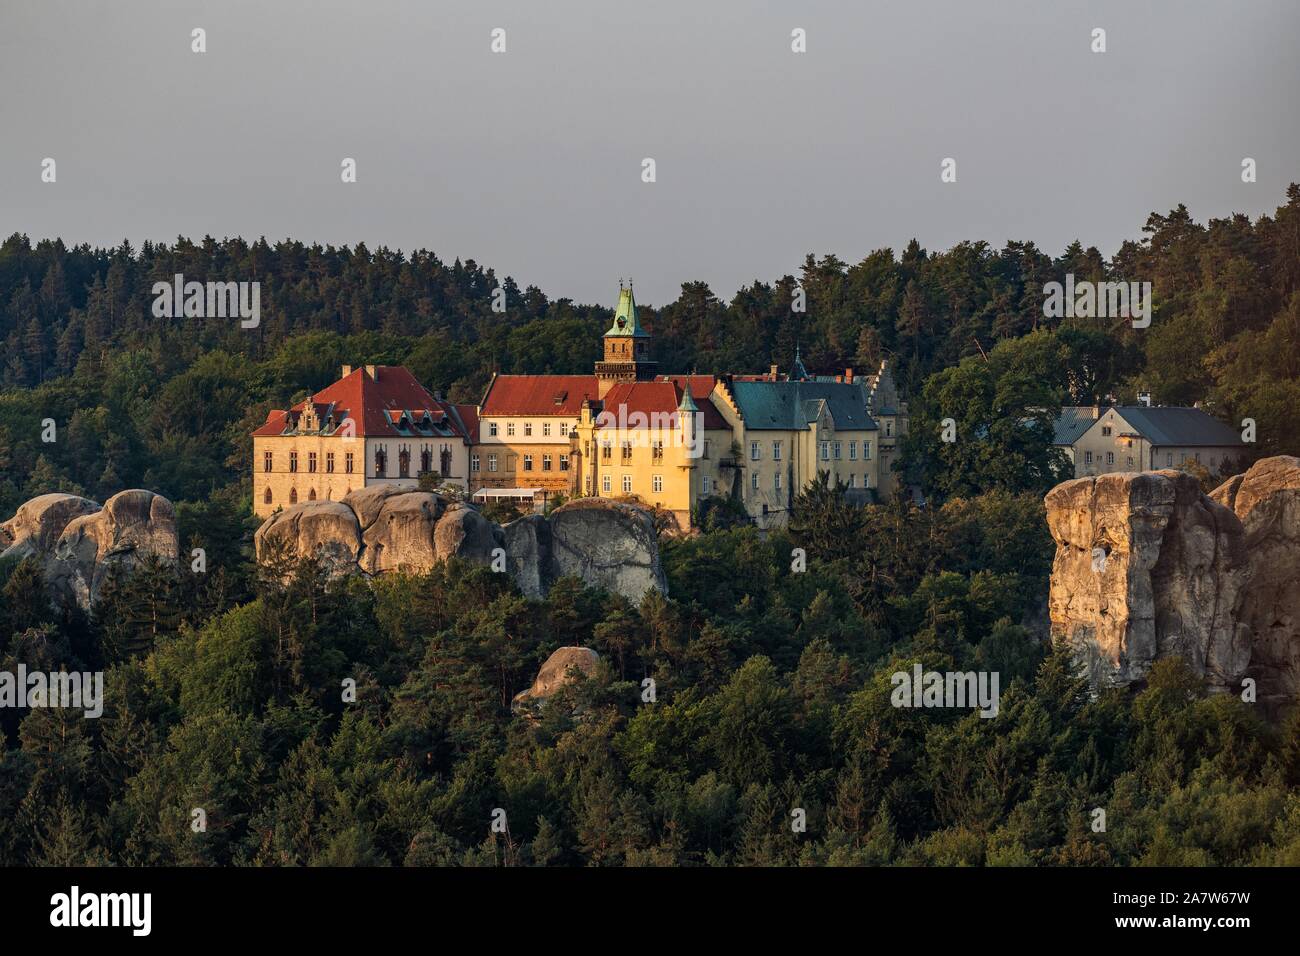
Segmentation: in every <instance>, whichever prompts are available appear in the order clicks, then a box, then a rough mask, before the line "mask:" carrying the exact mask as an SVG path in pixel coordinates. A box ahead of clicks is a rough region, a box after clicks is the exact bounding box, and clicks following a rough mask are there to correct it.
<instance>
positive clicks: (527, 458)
mask: <svg viewBox="0 0 1300 956" xmlns="http://www.w3.org/2000/svg"><path fill="white" fill-rule="evenodd" d="M532 470H533V456H532V455H524V471H532Z"/></svg>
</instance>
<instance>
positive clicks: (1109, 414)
mask: <svg viewBox="0 0 1300 956" xmlns="http://www.w3.org/2000/svg"><path fill="white" fill-rule="evenodd" d="M1054 431H1055V435H1054V444H1055V446H1056V447H1057V448H1059V449H1061V451H1063V452H1064V453H1065V454H1066V457H1068V458H1069V459H1070V461H1071V462H1073V464H1074V476H1075V477H1076V478H1082V477H1085V476H1087V475H1104V474H1109V473H1111V472H1123V471H1158V470H1160V469H1162V468H1183V467H1185V466H1186V465H1187V464H1190V463H1195V464H1198V465H1201V466H1203V467H1205V468H1206V469H1208V470H1209V471H1210V473H1211V474H1214V473H1217V472H1218V471H1219V470H1220V469H1221V468H1223V466H1224V465H1229V464H1231V463H1232V462H1234V461H1235V460H1236V459H1237V458H1239V457H1240V456H1241V455H1242V454H1244V452H1245V451H1246V445H1245V443H1244V442H1243V441H1242V440H1241V436H1240V435H1239V434H1238V433H1237V432H1236V431H1235V430H1233V429H1232V428H1229V427H1228V426H1227V425H1225V424H1224V423H1223V422H1221V421H1219V420H1218V419H1217V418H1214V417H1213V416H1211V415H1208V414H1207V413H1206V412H1204V411H1203V410H1201V409H1199V408H1180V407H1164V406H1154V407H1153V406H1149V405H1117V406H1086V405H1085V406H1069V407H1066V408H1063V409H1061V413H1060V415H1058V416H1057V419H1056V423H1055V429H1054Z"/></svg>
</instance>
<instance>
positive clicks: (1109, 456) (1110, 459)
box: [1106, 451, 1115, 465]
mask: <svg viewBox="0 0 1300 956" xmlns="http://www.w3.org/2000/svg"><path fill="white" fill-rule="evenodd" d="M1106 464H1108V465H1113V464H1115V453H1114V452H1113V451H1108V452H1106Z"/></svg>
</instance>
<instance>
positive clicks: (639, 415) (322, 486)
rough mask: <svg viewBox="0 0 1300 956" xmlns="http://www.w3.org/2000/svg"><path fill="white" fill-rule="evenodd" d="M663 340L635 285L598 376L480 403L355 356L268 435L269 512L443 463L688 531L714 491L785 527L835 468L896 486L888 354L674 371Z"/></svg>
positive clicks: (901, 430) (767, 523)
mask: <svg viewBox="0 0 1300 956" xmlns="http://www.w3.org/2000/svg"><path fill="white" fill-rule="evenodd" d="M649 343H650V336H649V334H648V333H647V332H646V331H645V330H644V329H643V328H642V327H641V323H640V320H639V318H638V316H637V308H636V300H635V298H634V297H633V295H632V289H631V287H630V286H629V287H626V288H624V287H623V286H622V284H621V283H620V288H619V300H618V308H617V309H616V310H615V313H614V320H613V322H612V323H611V325H610V327H609V330H608V331H606V332H605V334H604V336H603V337H602V346H603V347H602V350H601V351H602V358H601V360H600V361H599V362H597V363H596V365H595V369H594V370H593V374H590V375H494V376H493V377H492V380H491V382H490V383H489V384H488V387H487V391H486V393H485V394H484V396H483V399H482V401H481V402H480V404H479V405H477V406H473V405H452V404H449V403H447V402H444V401H442V400H441V399H438V398H436V397H434V396H433V395H431V394H430V393H429V392H428V391H427V390H426V389H425V388H424V387H423V386H421V385H420V384H419V383H418V382H417V381H416V380H415V379H414V378H413V377H412V376H411V374H410V373H409V372H408V371H407V370H406V369H405V368H402V367H394V366H365V367H364V368H357V369H353V368H351V367H350V366H344V367H343V375H342V377H341V378H340V380H339V381H337V382H335V383H334V384H333V385H331V386H329V388H326V389H324V390H323V391H320V392H318V393H316V394H315V395H313V396H311V398H310V399H308V400H306V401H303V402H299V403H298V404H297V405H295V406H294V407H293V408H291V409H289V410H287V411H281V410H276V411H272V412H271V413H270V414H269V415H268V417H267V420H266V423H265V424H263V425H262V426H261V427H260V428H258V429H257V430H256V431H255V432H254V433H253V504H254V510H255V512H256V513H257V515H258V516H260V517H265V516H267V515H270V514H271V513H272V512H274V511H275V510H276V509H278V508H287V507H289V506H290V505H293V504H297V503H298V502H300V501H315V500H327V501H331V500H332V501H337V500H338V499H340V498H342V497H343V495H345V494H347V493H348V492H349V491H351V490H354V489H356V488H360V487H363V486H368V485H373V484H380V483H394V482H400V483H407V484H410V485H414V484H415V482H416V479H417V478H418V477H419V476H420V475H421V474H425V473H433V474H434V475H437V476H438V477H439V478H440V479H441V480H442V481H443V482H444V483H447V484H453V485H458V486H460V487H461V488H462V489H463V490H464V491H465V493H467V494H469V495H471V496H473V498H474V499H475V500H478V501H486V500H489V499H492V498H502V497H504V498H510V499H514V500H517V501H521V502H523V503H525V504H526V505H528V506H535V507H540V506H543V505H544V503H545V502H546V501H547V500H548V499H549V498H551V497H553V496H556V495H562V496H565V497H601V498H616V499H624V500H630V501H636V502H638V503H641V504H644V505H647V506H650V507H655V508H659V509H662V510H663V511H666V512H669V513H671V515H672V517H673V519H674V520H675V522H676V523H677V525H678V527H679V528H682V529H685V528H688V527H689V526H690V525H691V523H692V513H693V511H694V510H695V509H696V507H697V506H698V505H699V504H700V503H701V502H702V501H703V500H705V499H707V498H710V497H715V496H721V497H729V498H732V499H733V500H735V501H737V502H739V503H740V504H742V505H743V507H744V509H745V511H746V512H747V513H748V514H749V515H750V517H751V518H753V519H754V521H755V523H756V524H758V525H759V526H760V527H773V526H777V525H782V524H784V523H785V521H786V520H787V517H788V515H789V511H790V507H791V504H792V503H793V501H794V497H795V495H796V494H798V492H799V490H800V489H801V488H803V487H804V486H805V485H806V484H807V483H808V482H809V481H811V480H813V478H815V477H816V476H817V473H818V472H819V471H824V472H828V473H829V475H830V478H831V480H832V481H842V482H844V483H845V484H846V485H847V486H848V487H849V489H850V491H851V494H852V495H853V496H854V497H856V498H858V499H860V500H868V499H869V498H871V497H872V496H875V497H885V496H888V495H892V494H893V492H894V491H895V489H896V487H897V476H896V475H895V473H894V471H893V469H892V464H893V461H894V458H895V456H896V453H897V450H896V443H897V441H898V439H899V437H900V436H902V435H904V434H906V432H907V405H906V403H904V402H902V401H900V399H899V397H898V392H897V389H896V387H895V385H894V381H893V376H892V374H891V373H890V369H889V367H888V365H887V364H886V363H882V364H881V366H880V368H879V369H878V370H877V371H876V373H875V374H874V375H869V376H856V375H855V374H854V371H853V369H846V370H845V371H844V373H843V374H841V375H834V376H812V375H809V374H808V372H807V370H806V369H805V367H804V365H803V361H802V359H801V358H800V357H799V356H798V354H797V353H796V356H795V362H794V367H793V368H792V369H791V371H790V372H789V373H788V374H785V375H782V374H780V373H779V372H778V369H777V367H776V366H775V365H774V366H772V367H771V369H770V370H769V371H768V372H767V373H766V374H761V375H724V376H713V375H661V374H659V373H658V369H657V368H656V366H655V363H654V362H653V361H652V360H651V359H650V357H649V353H650V350H649Z"/></svg>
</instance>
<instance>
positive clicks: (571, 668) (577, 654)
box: [510, 647, 600, 714]
mask: <svg viewBox="0 0 1300 956" xmlns="http://www.w3.org/2000/svg"><path fill="white" fill-rule="evenodd" d="M599 664H600V655H599V654H597V653H596V652H595V651H593V650H592V649H591V648H589V647H560V648H557V649H556V650H555V652H554V653H553V654H551V656H550V657H548V658H547V659H546V663H544V664H542V669H541V670H539V671H538V672H537V679H536V680H534V681H533V684H532V686H531V687H529V688H528V689H527V690H523V691H520V692H519V693H518V694H516V695H515V697H514V700H513V701H511V703H510V707H511V709H512V710H513V711H514V712H515V713H525V714H528V713H533V712H534V711H535V709H536V707H537V705H540V704H542V703H545V702H546V701H547V700H548V699H550V698H551V697H553V696H554V695H555V694H556V693H557V692H558V691H559V690H560V689H561V688H564V687H568V686H569V685H570V684H572V683H574V682H575V681H576V680H577V678H578V675H580V674H585V675H587V676H591V675H592V674H594V673H595V672H596V668H597V666H598V665H599Z"/></svg>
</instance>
